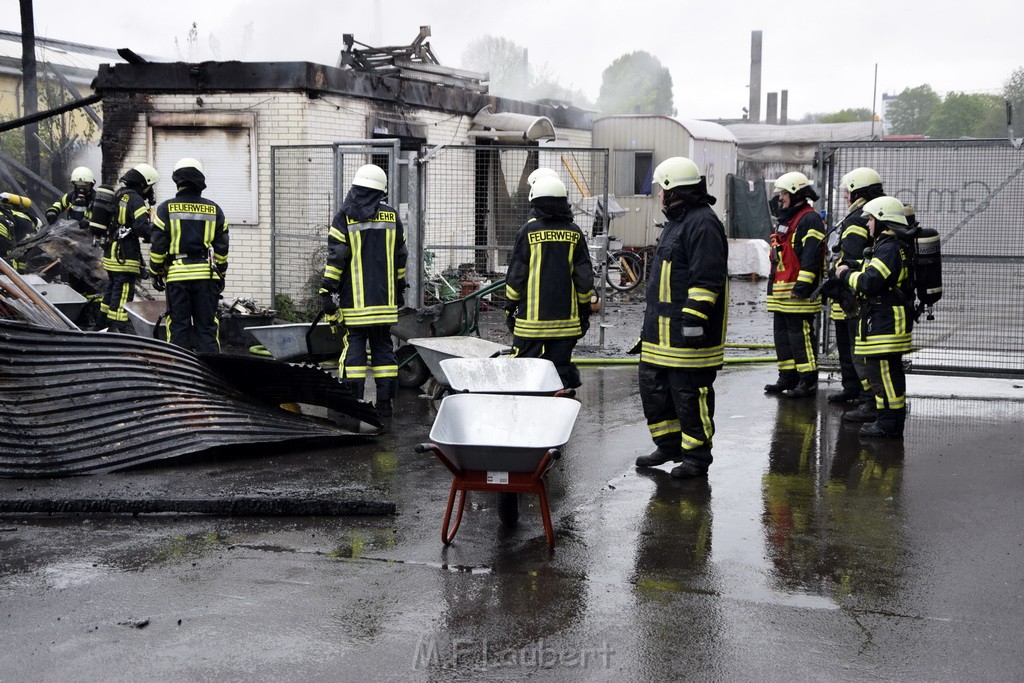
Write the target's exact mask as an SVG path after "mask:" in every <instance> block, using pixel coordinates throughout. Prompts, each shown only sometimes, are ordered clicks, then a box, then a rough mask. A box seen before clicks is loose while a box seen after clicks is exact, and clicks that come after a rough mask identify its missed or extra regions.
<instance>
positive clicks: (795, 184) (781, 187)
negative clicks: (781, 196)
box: [775, 171, 811, 194]
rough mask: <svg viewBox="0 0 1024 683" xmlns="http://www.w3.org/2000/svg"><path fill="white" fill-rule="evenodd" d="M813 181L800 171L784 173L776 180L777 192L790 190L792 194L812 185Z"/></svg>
mask: <svg viewBox="0 0 1024 683" xmlns="http://www.w3.org/2000/svg"><path fill="white" fill-rule="evenodd" d="M810 186H811V181H810V180H808V178H807V176H805V175H804V174H803V173H801V172H800V171H790V172H789V173H783V174H782V175H780V176H779V178H778V180H776V181H775V191H776V192H788V193H790V194H796V193H797V192H799V191H800V190H802V189H804V188H805V187H810Z"/></svg>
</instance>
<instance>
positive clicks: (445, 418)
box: [415, 393, 580, 549]
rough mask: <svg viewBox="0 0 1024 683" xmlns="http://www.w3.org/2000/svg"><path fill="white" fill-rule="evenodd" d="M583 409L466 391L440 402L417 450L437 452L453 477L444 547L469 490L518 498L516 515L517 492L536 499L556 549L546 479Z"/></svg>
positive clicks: (570, 403) (563, 401)
mask: <svg viewBox="0 0 1024 683" xmlns="http://www.w3.org/2000/svg"><path fill="white" fill-rule="evenodd" d="M579 409H580V404H579V402H577V401H575V400H573V399H570V398H563V397H559V396H520V395H509V394H466V393H463V394H453V395H451V396H446V397H445V398H444V399H442V400H441V406H440V408H439V409H438V412H437V417H436V418H435V420H434V425H433V427H432V428H431V430H430V442H429V443H422V444H419V445H417V446H416V449H415V450H416V452H418V453H426V452H431V453H433V454H434V455H435V456H437V458H438V459H439V460H440V461H441V463H442V464H443V465H444V466H445V467H447V468H448V471H450V472H451V473H452V477H453V479H452V485H451V488H450V489H449V492H448V505H447V507H446V508H445V513H444V522H443V524H442V527H441V540H442V541H443V542H444V544H445V545H448V544H449V543H451V542H452V540H453V539H454V538H455V534H456V532H457V531H458V530H459V525H460V524H461V523H462V515H463V512H464V510H465V506H466V497H467V496H468V494H469V492H470V491H493V492H497V493H502V494H509V495H514V496H516V503H517V513H518V495H519V494H521V493H531V494H535V495H537V496H538V497H539V499H540V513H541V519H542V521H543V523H544V536H545V538H546V539H547V544H548V548H549V549H554V547H555V535H554V530H553V528H552V526H551V513H550V509H549V507H548V498H547V489H546V488H545V486H544V475H545V474H546V473H547V471H548V470H549V469H550V468H551V465H553V464H554V462H555V460H557V459H558V458H559V457H560V456H561V448H562V447H563V446H564V445H565V444H566V442H568V441H569V437H570V436H571V434H572V428H573V425H574V424H575V422H576V416H577V414H578V413H579ZM456 494H458V507H457V508H456V506H455V503H456ZM507 497H508V496H503V497H502V498H503V499H507ZM453 512H454V515H455V516H454V520H453V519H452V514H453Z"/></svg>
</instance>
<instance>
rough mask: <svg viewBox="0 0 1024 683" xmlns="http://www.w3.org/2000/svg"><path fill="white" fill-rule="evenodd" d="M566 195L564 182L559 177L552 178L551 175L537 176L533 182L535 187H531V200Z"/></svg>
mask: <svg viewBox="0 0 1024 683" xmlns="http://www.w3.org/2000/svg"><path fill="white" fill-rule="evenodd" d="M564 196H565V184H564V183H562V181H561V180H559V179H558V178H552V177H550V176H541V177H540V178H537V180H536V182H534V183H533V187H531V188H530V201H531V202H532V201H533V200H534V199H539V198H540V197H564Z"/></svg>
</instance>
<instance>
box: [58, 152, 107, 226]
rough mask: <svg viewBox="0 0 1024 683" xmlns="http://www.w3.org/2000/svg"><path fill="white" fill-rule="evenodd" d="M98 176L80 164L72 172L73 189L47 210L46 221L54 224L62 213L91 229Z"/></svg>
mask: <svg viewBox="0 0 1024 683" xmlns="http://www.w3.org/2000/svg"><path fill="white" fill-rule="evenodd" d="M95 187H96V176H94V175H93V173H92V171H91V170H89V168H88V167H86V166H79V167H78V168H76V169H75V170H74V171H72V172H71V191H70V192H66V193H64V194H63V195H62V196H61V198H60V199H58V200H57V201H55V202H54V203H53V204H51V205H50V208H48V209H47V210H46V222H47V223H49V224H50V225H53V224H54V223H56V222H57V219H58V218H60V217H61V214H64V213H67V217H68V218H69V219H71V220H73V221H75V222H77V223H78V225H79V227H81V228H82V229H83V230H88V229H89V216H90V212H89V207H90V205H91V204H92V200H93V199H95V197H96V190H95Z"/></svg>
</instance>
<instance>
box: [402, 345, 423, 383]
mask: <svg viewBox="0 0 1024 683" xmlns="http://www.w3.org/2000/svg"><path fill="white" fill-rule="evenodd" d="M395 356H396V357H397V359H398V386H400V387H402V388H404V389H415V388H417V387H420V386H422V385H423V383H424V382H426V381H427V380H428V379H429V378H430V368H428V367H427V364H426V363H424V362H423V359H422V358H420V357H419V354H417V353H416V347H415V346H411V345H406V346H399V347H398V348H397V349H396V350H395Z"/></svg>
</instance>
